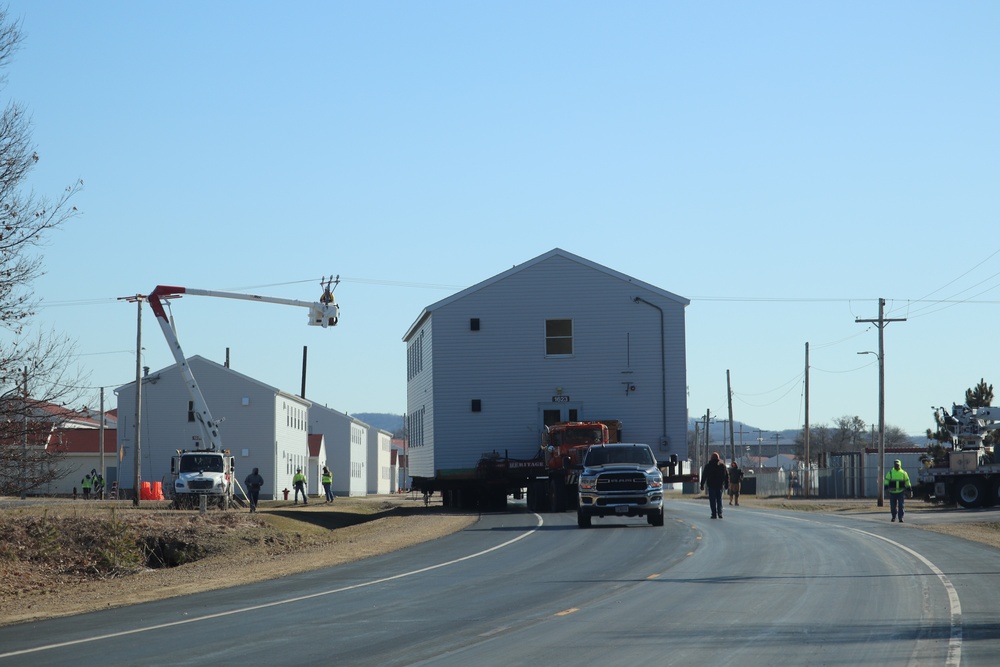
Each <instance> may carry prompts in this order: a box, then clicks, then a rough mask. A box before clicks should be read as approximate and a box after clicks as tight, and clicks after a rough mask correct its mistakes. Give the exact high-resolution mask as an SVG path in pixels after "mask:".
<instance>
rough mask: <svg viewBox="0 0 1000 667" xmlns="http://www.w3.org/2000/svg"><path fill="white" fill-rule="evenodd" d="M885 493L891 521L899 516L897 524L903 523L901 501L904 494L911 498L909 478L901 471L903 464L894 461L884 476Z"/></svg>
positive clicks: (911, 491) (897, 460)
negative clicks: (887, 497) (887, 498)
mask: <svg viewBox="0 0 1000 667" xmlns="http://www.w3.org/2000/svg"><path fill="white" fill-rule="evenodd" d="M885 491H886V493H888V494H889V509H890V510H891V511H892V520H893V521H895V520H896V517H897V516H899V522H900V523H903V499H904V494H906V495H908V496H909V497H911V498H912V497H913V489H912V488H910V476H909V475H907V474H906V471H905V470H903V464H902V463H901V462H900V460H899V459H896V460H895V461H894V462H893V464H892V469H891V470H889V472H887V473H886V474H885Z"/></svg>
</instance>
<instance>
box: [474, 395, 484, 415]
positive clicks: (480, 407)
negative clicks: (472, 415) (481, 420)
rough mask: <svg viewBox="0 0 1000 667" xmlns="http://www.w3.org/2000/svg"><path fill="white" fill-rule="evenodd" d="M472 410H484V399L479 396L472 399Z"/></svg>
mask: <svg viewBox="0 0 1000 667" xmlns="http://www.w3.org/2000/svg"><path fill="white" fill-rule="evenodd" d="M472 411H473V412H482V411H483V401H482V400H481V399H478V398H474V399H472Z"/></svg>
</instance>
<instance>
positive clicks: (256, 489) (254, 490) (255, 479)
mask: <svg viewBox="0 0 1000 667" xmlns="http://www.w3.org/2000/svg"><path fill="white" fill-rule="evenodd" d="M243 483H244V484H246V487H247V493H248V494H250V511H251V512H256V511H257V501H258V500H260V488H261V487H262V486H264V478H263V477H261V476H260V468H254V469H253V472H252V473H250V474H249V475H247V478H246V479H245V480H243Z"/></svg>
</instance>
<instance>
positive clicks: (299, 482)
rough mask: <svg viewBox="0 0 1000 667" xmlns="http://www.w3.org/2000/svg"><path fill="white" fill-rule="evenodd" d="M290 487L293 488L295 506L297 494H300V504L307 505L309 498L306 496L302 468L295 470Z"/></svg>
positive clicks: (297, 499) (297, 500) (304, 477)
mask: <svg viewBox="0 0 1000 667" xmlns="http://www.w3.org/2000/svg"><path fill="white" fill-rule="evenodd" d="M292 486H293V487H295V503H294V504H295V505H298V504H299V492H300V491H301V492H302V504H303V505H308V504H309V496H307V495H306V476H305V475H303V474H302V468H296V469H295V476H294V477H292Z"/></svg>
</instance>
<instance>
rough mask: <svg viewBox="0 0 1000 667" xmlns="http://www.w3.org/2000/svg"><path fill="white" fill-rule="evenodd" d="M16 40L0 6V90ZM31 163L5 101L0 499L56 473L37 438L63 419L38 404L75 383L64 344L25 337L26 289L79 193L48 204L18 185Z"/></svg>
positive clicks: (60, 400)
mask: <svg viewBox="0 0 1000 667" xmlns="http://www.w3.org/2000/svg"><path fill="white" fill-rule="evenodd" d="M22 39H23V35H22V33H21V29H20V24H19V23H18V22H17V21H12V20H10V19H9V17H8V14H7V10H6V8H0V86H2V85H3V84H4V83H5V82H6V75H5V74H4V73H3V70H4V68H6V66H8V65H9V64H10V62H11V59H12V58H13V55H14V53H16V52H17V50H18V48H19V47H20V45H21V41H22ZM38 161H39V156H38V152H37V151H36V150H35V147H34V145H33V143H32V135H31V119H30V116H29V114H28V112H27V109H26V107H24V106H23V105H21V104H19V103H17V102H16V101H9V102H8V103H7V106H6V107H5V108H4V109H3V112H2V113H0V332H6V335H4V334H2V333H0V447H2V449H3V452H2V454H0V493H5V492H7V493H9V492H10V491H11V489H12V488H15V489H20V491H21V493H22V495H23V494H24V492H25V490H31V489H35V488H38V487H39V486H42V485H44V484H45V483H47V482H48V481H51V479H52V475H58V474H59V472H58V471H59V469H60V468H59V466H58V465H56V459H57V458H58V456H59V454H58V453H57V452H54V451H51V450H50V448H48V447H45V446H44V444H45V437H44V434H45V433H48V432H50V431H51V429H52V428H53V427H55V426H58V425H59V423H60V421H61V420H64V419H65V417H64V416H61V415H60V413H59V411H52V410H50V409H46V410H44V412H45V415H44V416H45V417H46V418H45V419H42V418H41V417H42V416H43V415H41V414H40V406H52V405H56V406H66V405H69V404H70V403H73V402H75V401H78V400H79V397H80V395H81V389H79V387H80V385H81V384H82V380H81V378H79V377H71V374H72V371H71V370H70V369H71V368H72V366H71V363H70V362H71V360H72V354H73V344H72V341H70V339H69V338H67V337H65V336H62V335H59V334H57V333H50V334H34V335H29V334H28V333H27V331H28V327H29V325H30V324H31V322H32V316H33V315H34V314H35V310H34V309H35V308H36V306H37V301H36V299H35V296H34V292H33V290H32V283H33V282H34V281H35V280H36V279H37V278H38V277H39V276H40V275H41V274H42V255H41V253H40V250H39V249H40V248H41V246H43V245H44V243H45V241H46V240H47V236H48V234H49V232H50V231H51V230H53V229H55V228H56V227H59V226H60V225H62V224H63V223H65V222H66V221H68V220H69V219H71V218H73V217H75V216H76V215H77V214H78V212H77V209H76V207H75V206H72V205H71V204H70V200H71V199H72V198H73V196H74V195H75V194H76V193H77V192H78V191H79V190H80V189H81V188H82V187H83V182H82V181H77V182H76V183H74V184H73V185H70V186H69V187H67V188H66V189H65V190H64V191H63V192H62V193H61V194H60V195H59V196H58V197H57V198H55V199H54V200H50V199H48V198H45V197H41V196H39V195H37V194H36V193H35V192H34V191H33V190H31V189H30V188H28V187H27V186H26V180H27V177H28V175H29V173H30V172H31V170H32V169H33V168H34V167H35V165H36V164H37V162H38ZM12 480H13V481H12Z"/></svg>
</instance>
